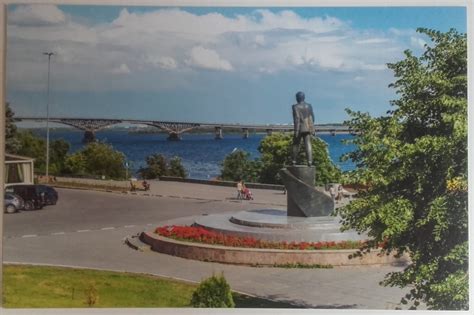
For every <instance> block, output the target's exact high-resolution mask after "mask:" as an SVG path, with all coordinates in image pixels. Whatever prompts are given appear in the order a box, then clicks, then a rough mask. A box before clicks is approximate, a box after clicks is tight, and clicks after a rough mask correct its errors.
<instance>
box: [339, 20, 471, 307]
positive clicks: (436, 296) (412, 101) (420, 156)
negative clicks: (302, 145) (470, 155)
mask: <svg viewBox="0 0 474 315" xmlns="http://www.w3.org/2000/svg"><path fill="white" fill-rule="evenodd" d="M418 32H420V33H422V34H425V35H427V36H428V37H429V38H430V39H431V41H432V44H431V45H432V46H429V45H426V46H425V52H424V53H423V54H422V55H421V56H419V57H416V56H414V55H413V53H412V52H411V51H409V50H407V51H405V59H404V60H401V61H399V62H396V63H392V64H388V67H389V68H390V69H392V70H393V71H394V74H395V77H396V81H395V82H394V83H392V84H391V85H390V87H393V88H394V89H396V92H397V94H398V95H399V98H398V99H397V100H394V101H392V102H391V103H392V106H393V110H391V111H389V112H388V113H387V115H386V116H383V117H378V118H373V117H370V116H369V115H368V114H364V113H360V112H351V111H349V113H350V115H351V116H352V119H351V120H350V121H348V122H346V123H347V124H349V126H350V127H351V128H352V129H353V130H354V131H356V132H357V133H359V136H358V137H355V138H354V139H353V140H352V142H353V143H354V144H356V146H357V149H356V151H354V152H352V153H350V154H348V156H347V157H346V158H350V159H352V160H353V161H354V162H355V163H356V164H357V166H358V168H357V169H356V170H355V171H354V172H352V173H351V174H350V176H348V177H347V180H348V181H349V182H351V183H355V184H362V185H365V187H367V189H366V190H365V191H363V192H361V193H360V198H358V199H357V200H355V201H354V202H352V203H351V204H349V205H347V206H346V207H344V208H342V209H341V210H340V211H339V214H340V215H341V216H342V219H343V226H344V228H346V229H347V228H355V229H356V230H357V231H360V232H368V235H369V236H370V237H371V238H372V241H371V242H369V243H368V245H367V248H366V249H368V248H370V247H376V246H377V244H380V243H383V244H384V250H385V251H386V252H387V253H390V252H395V253H397V254H402V253H408V254H409V255H410V256H411V259H412V263H411V264H410V265H408V266H407V267H406V268H405V269H404V271H402V272H394V273H390V274H388V275H387V277H386V279H385V281H384V284H385V285H391V286H400V287H404V286H407V285H412V286H413V289H412V290H411V291H410V293H409V294H407V296H406V297H405V298H404V299H402V303H407V301H408V300H411V302H413V304H414V306H415V307H416V305H418V304H419V303H420V302H421V301H423V302H425V303H426V305H427V306H428V308H430V309H468V274H467V272H468V243H467V240H468V234H467V232H468V221H467V219H468V212H467V120H466V119H467V77H466V73H467V63H466V54H467V53H466V51H467V46H466V35H465V34H459V33H457V32H456V31H455V30H450V31H449V32H447V33H441V32H437V31H433V30H428V29H419V30H418Z"/></svg>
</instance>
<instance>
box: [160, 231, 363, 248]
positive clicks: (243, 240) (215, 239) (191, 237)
mask: <svg viewBox="0 0 474 315" xmlns="http://www.w3.org/2000/svg"><path fill="white" fill-rule="evenodd" d="M155 233H157V234H159V235H161V236H164V237H169V238H174V239H178V240H185V241H191V242H199V243H205V244H218V245H224V246H231V247H247V248H272V249H300V250H313V249H354V248H360V247H361V246H362V245H363V244H364V242H362V241H355V242H351V241H341V242H338V243H336V242H315V243H308V242H300V243H297V242H291V243H287V242H285V241H283V242H271V241H264V240H258V239H255V238H253V237H250V236H247V237H239V236H231V235H225V234H222V233H217V232H214V231H211V230H206V229H205V228H202V227H195V226H179V225H173V226H162V227H157V228H156V229H155Z"/></svg>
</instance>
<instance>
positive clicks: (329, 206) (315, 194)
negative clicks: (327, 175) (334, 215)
mask: <svg viewBox="0 0 474 315" xmlns="http://www.w3.org/2000/svg"><path fill="white" fill-rule="evenodd" d="M280 175H281V177H282V179H283V184H284V185H285V188H286V192H287V205H288V208H287V215H288V216H292V217H322V216H328V215H330V214H331V212H332V211H333V210H334V201H333V200H332V198H331V196H330V195H329V194H327V193H326V192H324V191H321V190H318V189H317V188H315V187H314V178H315V168H314V166H306V165H294V166H288V167H287V168H284V169H281V170H280Z"/></svg>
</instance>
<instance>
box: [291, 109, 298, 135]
mask: <svg viewBox="0 0 474 315" xmlns="http://www.w3.org/2000/svg"><path fill="white" fill-rule="evenodd" d="M292 108H293V132H294V136H295V137H297V136H298V134H299V133H300V120H299V117H298V113H299V112H298V111H297V110H296V108H295V106H294V105H293V107H292Z"/></svg>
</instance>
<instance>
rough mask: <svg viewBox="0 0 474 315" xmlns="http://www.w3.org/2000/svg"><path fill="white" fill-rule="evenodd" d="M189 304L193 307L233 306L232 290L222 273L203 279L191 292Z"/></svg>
mask: <svg viewBox="0 0 474 315" xmlns="http://www.w3.org/2000/svg"><path fill="white" fill-rule="evenodd" d="M191 305H192V306H193V307H220V308H231V307H235V303H234V299H233V298H232V291H231V290H230V286H229V284H228V283H227V281H226V279H225V278H224V275H223V274H221V275H220V276H216V275H213V276H212V277H210V278H207V279H205V280H203V281H202V282H201V283H200V284H199V286H198V288H197V289H196V291H194V293H193V296H192V299H191Z"/></svg>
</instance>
